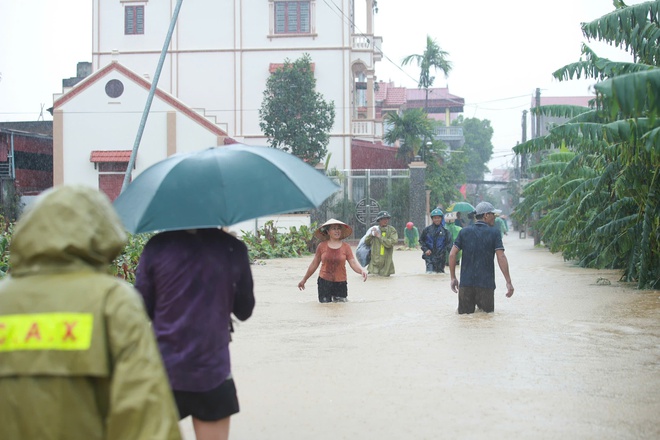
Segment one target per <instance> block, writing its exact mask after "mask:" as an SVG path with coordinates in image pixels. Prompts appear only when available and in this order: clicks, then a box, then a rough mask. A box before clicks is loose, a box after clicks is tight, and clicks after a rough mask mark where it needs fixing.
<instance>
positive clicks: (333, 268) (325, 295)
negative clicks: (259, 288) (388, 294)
mask: <svg viewBox="0 0 660 440" xmlns="http://www.w3.org/2000/svg"><path fill="white" fill-rule="evenodd" d="M352 233H353V230H352V229H351V227H350V226H348V225H347V224H346V223H343V222H340V221H339V220H336V219H334V218H331V219H330V220H328V221H327V222H325V223H323V224H322V225H321V227H319V228H318V229H317V230H316V232H314V236H316V237H317V238H318V239H319V240H321V243H320V244H319V245H318V247H317V248H316V255H314V259H313V260H312V262H311V263H310V264H309V267H308V268H307V273H305V276H304V277H303V279H302V281H300V282H299V283H298V288H299V289H300V290H305V282H307V280H308V279H309V277H311V276H312V274H314V272H316V269H317V268H318V267H319V264H320V265H321V271H320V273H319V278H318V282H317V284H318V292H319V302H321V303H328V302H345V301H346V298H347V297H348V284H347V281H346V278H347V277H346V263H347V262H348V265H349V266H351V269H353V271H354V272H355V273H358V274H360V275H362V278H363V279H364V281H367V271H366V270H364V268H363V267H362V266H360V263H358V261H357V259H356V258H355V256H354V255H353V251H352V250H351V247H350V246H349V245H348V244H347V243H344V242H343V241H342V240H343V239H344V238H346V237H348V236H349V235H351V234H352Z"/></svg>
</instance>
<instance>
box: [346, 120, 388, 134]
mask: <svg viewBox="0 0 660 440" xmlns="http://www.w3.org/2000/svg"><path fill="white" fill-rule="evenodd" d="M351 135H353V136H356V137H366V138H378V139H380V138H382V137H383V123H382V122H380V121H374V120H371V119H357V120H356V119H354V120H353V122H352V123H351Z"/></svg>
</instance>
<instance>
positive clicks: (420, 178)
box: [401, 156, 426, 232]
mask: <svg viewBox="0 0 660 440" xmlns="http://www.w3.org/2000/svg"><path fill="white" fill-rule="evenodd" d="M408 167H409V168H410V214H409V215H410V218H409V219H401V223H402V224H404V225H405V224H406V222H407V221H411V222H413V223H414V224H415V226H417V228H418V229H419V230H420V232H421V231H422V229H424V227H426V183H425V181H426V164H425V163H424V162H422V161H420V160H419V157H418V156H416V157H415V161H414V162H410V165H408Z"/></svg>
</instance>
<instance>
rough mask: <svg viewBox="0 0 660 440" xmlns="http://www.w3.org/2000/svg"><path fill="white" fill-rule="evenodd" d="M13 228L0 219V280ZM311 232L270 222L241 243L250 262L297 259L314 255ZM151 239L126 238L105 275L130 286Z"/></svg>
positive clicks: (6, 268)
mask: <svg viewBox="0 0 660 440" xmlns="http://www.w3.org/2000/svg"><path fill="white" fill-rule="evenodd" d="M13 228H14V223H12V222H8V221H7V220H6V219H5V218H4V217H2V216H0V279H1V278H4V277H5V276H6V275H7V274H8V273H9V272H10V270H11V267H10V264H9V255H10V243H11V237H12V232H13ZM314 230H315V225H312V227H311V228H309V227H307V226H301V227H300V228H299V229H298V228H296V227H291V228H290V229H289V232H287V233H281V232H279V231H278V230H277V227H276V226H275V225H274V222H273V221H268V222H266V224H265V225H264V227H263V228H262V229H258V230H257V232H256V234H253V233H252V232H244V231H242V232H243V237H242V240H243V241H244V242H245V244H246V246H247V247H248V253H249V255H250V261H255V260H257V259H262V260H265V259H269V258H291V257H300V256H303V255H308V254H310V253H312V252H314V250H315V242H314V234H313V231H314ZM152 236H153V234H135V235H129V237H128V243H127V244H126V246H125V247H124V250H123V251H122V253H121V254H120V255H119V256H118V257H117V258H116V259H115V260H114V261H113V262H112V264H111V265H110V267H109V272H110V273H111V274H112V275H115V276H117V277H119V278H123V279H124V280H126V281H128V282H129V283H131V284H134V283H135V270H136V269H137V265H138V262H139V261H140V255H142V250H143V249H144V245H145V244H147V241H149V239H150V238H151V237H152Z"/></svg>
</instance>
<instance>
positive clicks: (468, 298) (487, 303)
mask: <svg viewBox="0 0 660 440" xmlns="http://www.w3.org/2000/svg"><path fill="white" fill-rule="evenodd" d="M475 219H476V223H475V224H474V225H473V226H469V227H467V228H463V229H461V231H460V232H459V233H458V237H456V241H455V242H454V246H453V248H452V250H451V253H450V254H449V273H450V274H451V284H450V285H451V290H453V291H454V292H456V293H458V313H459V314H463V313H474V309H475V306H477V307H479V308H480V309H481V310H483V311H484V312H492V311H494V310H495V263H494V258H493V257H494V256H497V264H498V265H499V266H500V270H501V271H502V275H504V279H505V280H506V289H507V291H506V296H507V298H510V297H511V295H513V284H511V276H510V275H509V262H508V260H507V258H506V255H504V245H503V244H502V236H501V235H500V232H499V231H498V230H497V229H495V228H493V227H492V226H493V225H494V224H495V207H493V205H492V204H490V203H488V202H481V203H479V204H478V205H477V208H476V212H475ZM461 250H462V251H463V258H462V260H463V264H462V268H461V282H460V287H459V282H458V279H456V255H457V254H458V252H459V251H461Z"/></svg>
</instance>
